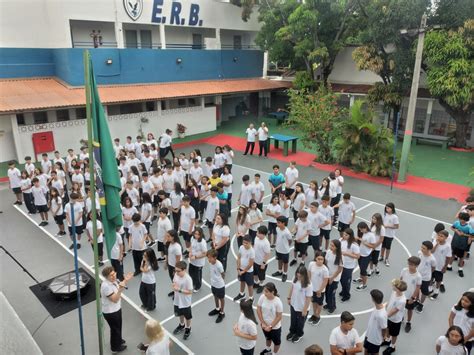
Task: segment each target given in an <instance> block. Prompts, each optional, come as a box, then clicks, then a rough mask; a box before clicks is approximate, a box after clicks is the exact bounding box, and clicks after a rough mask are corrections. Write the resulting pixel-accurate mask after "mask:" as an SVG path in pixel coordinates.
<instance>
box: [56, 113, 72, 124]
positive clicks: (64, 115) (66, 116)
mask: <svg viewBox="0 0 474 355" xmlns="http://www.w3.org/2000/svg"><path fill="white" fill-rule="evenodd" d="M56 119H57V121H58V122H62V121H69V110H57V111H56Z"/></svg>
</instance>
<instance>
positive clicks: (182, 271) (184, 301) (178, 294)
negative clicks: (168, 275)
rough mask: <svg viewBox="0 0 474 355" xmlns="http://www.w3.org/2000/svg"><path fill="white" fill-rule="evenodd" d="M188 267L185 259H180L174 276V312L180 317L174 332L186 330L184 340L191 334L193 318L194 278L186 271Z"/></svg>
mask: <svg viewBox="0 0 474 355" xmlns="http://www.w3.org/2000/svg"><path fill="white" fill-rule="evenodd" d="M186 268H187V265H186V263H185V262H184V261H178V262H177V263H176V268H175V271H176V272H175V275H174V277H173V291H174V314H175V315H176V316H177V317H179V324H178V326H177V327H176V328H175V330H173V334H174V335H176V334H179V333H181V332H182V331H183V330H184V335H183V339H184V340H186V339H188V338H189V336H190V335H191V319H192V318H193V315H192V312H191V304H192V296H193V280H192V279H191V277H190V276H189V275H188V273H187V272H186Z"/></svg>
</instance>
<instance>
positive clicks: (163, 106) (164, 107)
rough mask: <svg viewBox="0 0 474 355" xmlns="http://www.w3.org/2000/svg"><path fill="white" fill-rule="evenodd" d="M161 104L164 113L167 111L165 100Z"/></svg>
mask: <svg viewBox="0 0 474 355" xmlns="http://www.w3.org/2000/svg"><path fill="white" fill-rule="evenodd" d="M160 103H161V109H162V110H163V111H164V110H166V101H165V100H163V101H160Z"/></svg>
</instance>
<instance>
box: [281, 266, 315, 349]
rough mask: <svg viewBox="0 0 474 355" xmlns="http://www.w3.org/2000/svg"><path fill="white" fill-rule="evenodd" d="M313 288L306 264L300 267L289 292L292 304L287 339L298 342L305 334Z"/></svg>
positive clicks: (290, 304)
mask: <svg viewBox="0 0 474 355" xmlns="http://www.w3.org/2000/svg"><path fill="white" fill-rule="evenodd" d="M312 295H313V289H312V286H311V281H310V278H309V274H308V271H307V270H306V268H305V266H304V265H301V266H299V267H298V269H297V270H296V273H295V278H294V279H293V282H292V283H291V287H290V292H289V294H288V305H289V306H290V312H291V313H290V322H291V324H290V331H289V333H288V334H287V335H286V340H288V341H292V342H293V343H298V342H299V341H300V340H301V338H302V337H303V335H304V331H303V330H304V323H305V320H306V316H307V315H308V310H309V304H310V302H311V296H312Z"/></svg>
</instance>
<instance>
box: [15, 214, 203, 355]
mask: <svg viewBox="0 0 474 355" xmlns="http://www.w3.org/2000/svg"><path fill="white" fill-rule="evenodd" d="M13 207H14V208H16V209H17V210H18V211H19V212H20V213H21V214H23V216H25V217H26V218H27V219H28V220H29V221H30V222H32V223H33V224H34V225H35V226H36V227H38V228H39V229H41V230H42V231H43V232H44V233H45V234H46V235H47V236H49V237H50V239H52V240H53V241H54V242H55V243H57V244H59V245H60V246H61V247H62V248H63V249H64V250H65V251H66V252H67V253H69V254H70V255H71V256H72V257H74V252H73V251H71V250H69V248H68V247H67V246H65V245H64V244H63V243H61V242H60V241H59V240H58V239H57V238H55V237H54V236H53V235H52V234H51V233H50V232H48V231H47V230H46V229H44V228H43V227H40V226H38V223H37V222H36V221H35V220H34V219H33V218H32V217H31V216H29V215H28V214H27V213H26V212H25V211H23V210H22V209H21V208H20V207H18V206H17V205H15V206H13ZM77 260H78V261H79V262H80V263H81V264H82V266H84V267H85V268H86V269H87V270H88V271H89V272H90V273H91V274H94V270H93V269H92V268H91V267H90V266H89V265H88V263H86V262H85V261H84V260H82V259H81V258H80V257H79V256H78V257H77ZM99 277H100V279H101V280H104V279H105V278H104V277H103V276H102V275H99ZM122 299H123V300H124V301H126V302H127V303H128V304H129V305H130V306H132V307H133V308H134V309H135V310H136V311H137V312H138V313H140V314H141V315H142V316H143V317H145V318H146V319H154V318H153V317H152V316H151V315H149V314H148V313H146V312H144V311H143V310H142V309H141V308H140V307H139V306H138V305H137V304H136V303H135V302H133V301H132V300H131V299H130V298H129V297H127V295H125V294H124V293H122ZM163 329H165V328H164V327H163ZM165 331H166V332H167V333H168V336H169V337H170V339H171V340H172V341H173V342H174V343H175V344H176V345H178V346H179V347H180V348H181V349H183V350H184V351H185V352H186V353H187V354H190V355H193V354H194V352H193V351H191V349H189V348H188V347H187V346H186V345H184V344H183V343H182V342H181V341H180V340H178V339H177V338H176V337H175V336H174V335H173V334H172V333H170V332H169V331H168V330H167V329H165Z"/></svg>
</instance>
